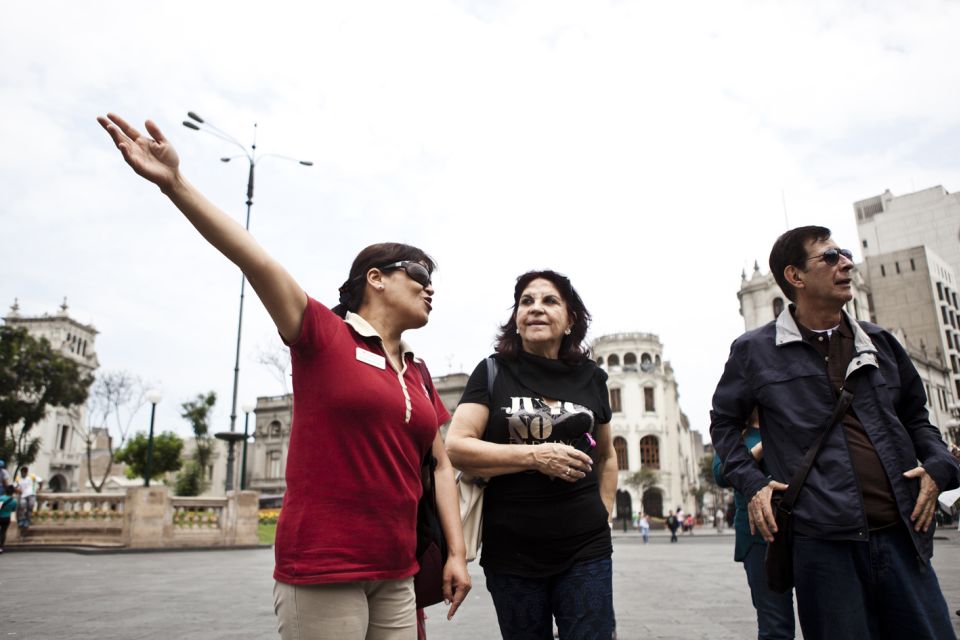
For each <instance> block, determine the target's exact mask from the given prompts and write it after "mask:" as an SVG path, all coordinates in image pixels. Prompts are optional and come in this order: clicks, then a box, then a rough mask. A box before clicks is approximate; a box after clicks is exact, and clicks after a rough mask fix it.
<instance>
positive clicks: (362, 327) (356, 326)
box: [343, 311, 414, 358]
mask: <svg viewBox="0 0 960 640" xmlns="http://www.w3.org/2000/svg"><path fill="white" fill-rule="evenodd" d="M343 321H344V322H346V323H347V324H348V325H350V326H351V327H353V330H354V331H356V332H357V333H359V334H360V335H361V336H363V337H364V338H377V339H378V340H380V345H381V346H383V338H382V337H381V336H380V334H379V333H377V330H376V329H374V328H373V325H371V324H370V323H369V322H367V321H366V320H364V319H363V317H362V316H360V315H358V314H356V313H354V312H353V311H347V315H346V316H345V317H344V319H343ZM400 353H402V354H403V357H404V358H406V356H407V354H408V353H409V354H410V355H411V356H414V353H413V349H412V348H411V347H410V345H409V344H407V342H406V341H404V340H401V341H400Z"/></svg>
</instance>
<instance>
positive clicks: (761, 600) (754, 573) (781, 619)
mask: <svg viewBox="0 0 960 640" xmlns="http://www.w3.org/2000/svg"><path fill="white" fill-rule="evenodd" d="M766 551H767V547H766V545H762V544H754V545H753V546H751V547H750V551H748V552H747V555H746V557H744V559H743V570H744V571H746V573H747V584H748V585H750V598H751V599H752V600H753V608H754V609H756V610H757V638H758V639H759V640H793V639H794V638H795V637H796V624H795V623H794V616H793V591H788V592H787V593H776V592H775V591H771V590H770V589H768V588H767V575H766V571H765V570H764V568H763V556H764V555H765V554H766Z"/></svg>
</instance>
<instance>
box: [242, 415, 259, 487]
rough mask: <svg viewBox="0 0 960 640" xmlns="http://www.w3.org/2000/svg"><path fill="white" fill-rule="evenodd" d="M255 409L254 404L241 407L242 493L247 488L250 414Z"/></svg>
mask: <svg viewBox="0 0 960 640" xmlns="http://www.w3.org/2000/svg"><path fill="white" fill-rule="evenodd" d="M255 408H256V407H254V406H253V405H252V404H245V405H243V406H242V407H240V409H241V410H242V411H243V458H241V459H240V491H243V490H245V489H246V488H247V441H248V440H249V439H250V434H249V431H248V426H249V423H250V413H251V412H252V411H253V410H254V409H255Z"/></svg>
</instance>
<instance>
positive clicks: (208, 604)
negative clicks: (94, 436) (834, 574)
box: [0, 530, 960, 640]
mask: <svg viewBox="0 0 960 640" xmlns="http://www.w3.org/2000/svg"><path fill="white" fill-rule="evenodd" d="M941 536H942V539H938V540H937V543H936V547H935V557H934V566H935V568H936V570H937V573H938V575H939V577H940V583H941V585H942V586H943V589H944V593H945V595H946V598H947V603H948V605H949V606H950V610H951V615H953V613H952V612H954V611H955V610H957V609H960V536H958V534H957V532H956V531H955V530H951V531H944V532H943V533H942V534H941V533H938V538H939V537H941ZM614 549H615V551H614V594H615V595H614V598H615V606H616V611H617V620H618V627H619V637H620V638H621V640H647V639H651V638H663V639H667V638H709V639H710V640H722V639H733V638H737V639H744V638H751V637H754V638H755V637H756V627H755V623H754V613H753V609H752V607H751V606H750V596H749V593H748V590H747V586H746V580H745V579H744V577H743V570H742V569H741V567H740V566H739V565H737V564H735V563H734V562H733V537H732V536H730V535H716V534H715V533H714V532H712V531H709V530H706V531H704V530H701V531H700V532H698V533H697V534H696V535H694V536H686V537H682V538H681V540H680V542H679V543H677V544H669V542H668V540H667V538H666V537H664V536H662V535H658V536H654V537H653V538H652V539H651V542H650V544H648V545H646V546H644V545H643V544H641V542H640V538H639V536H638V535H637V534H636V533H630V534H627V535H623V534H620V533H618V534H617V535H616V536H615V538H614ZM470 567H471V573H472V575H473V579H474V589H473V591H472V592H471V594H470V596H469V598H468V601H467V603H466V604H465V605H464V606H463V607H462V608H461V610H460V612H459V613H458V614H457V616H456V618H455V619H454V621H453V622H447V621H446V620H445V619H444V614H443V611H442V610H441V609H442V608H441V607H440V606H436V607H432V608H431V609H429V610H428V616H429V620H428V636H429V638H430V640H447V639H457V640H481V639H483V640H485V639H488V638H490V639H496V638H499V634H498V632H497V623H496V617H495V614H494V611H493V606H492V604H491V602H490V596H489V594H488V593H487V591H486V588H485V587H484V583H483V574H482V572H480V571H479V567H478V566H476V563H472V564H471V565H470ZM272 570H273V551H272V550H271V549H266V548H264V549H255V550H243V551H181V552H163V553H120V554H110V555H102V554H101V555H80V554H76V553H52V552H33V551H31V552H8V553H5V554H3V555H2V556H0V639H11V640H12V639H15V640H43V639H53V638H56V639H85V638H91V639H94V638H97V639H99V638H111V639H112V638H118V639H124V640H135V639H152V638H156V639H160V638H163V639H168V638H190V639H194V638H195V639H207V638H213V639H216V638H224V639H226V638H231V639H246V638H251V639H253V638H267V639H270V638H276V637H277V635H276V626H275V620H274V614H273V607H272V587H273V581H272V579H271V577H270V576H271V573H272ZM827 588H829V587H827ZM954 621H955V622H954V627H955V629H956V630H957V632H958V633H960V617H957V616H955V615H954ZM798 629H799V627H798Z"/></svg>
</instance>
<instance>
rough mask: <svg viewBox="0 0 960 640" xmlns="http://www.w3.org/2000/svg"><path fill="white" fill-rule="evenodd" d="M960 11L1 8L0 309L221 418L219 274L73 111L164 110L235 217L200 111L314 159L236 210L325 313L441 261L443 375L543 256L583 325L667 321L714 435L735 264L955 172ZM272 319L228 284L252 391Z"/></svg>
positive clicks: (438, 359) (852, 230) (919, 4)
mask: <svg viewBox="0 0 960 640" xmlns="http://www.w3.org/2000/svg"><path fill="white" fill-rule="evenodd" d="M958 20H960V4H958V3H957V2H935V1H924V0H918V1H916V2H910V3H900V2H870V3H863V2H837V1H829V2H827V1H824V2H749V1H734V0H727V1H725V2H712V1H704V2H658V3H653V2H629V1H619V2H603V1H599V0H585V1H582V2H571V1H564V0H543V1H537V2H506V1H502V2H501V1H493V2H481V1H470V0H446V1H445V0H433V1H430V0H415V1H410V2H393V1H389V0H385V1H382V2H368V1H359V0H354V1H351V2H314V3H310V5H309V6H306V4H304V5H301V4H298V3H288V2H271V3H264V2H238V1H232V2H229V3H227V2H189V3H188V2H150V3H147V2H142V1H140V0H125V1H124V2H99V3H78V2H66V1H63V2H37V3H27V2H20V3H5V4H4V6H3V8H2V10H0V59H2V60H4V64H3V66H2V70H0V107H2V109H0V113H2V118H0V221H2V226H0V229H2V232H0V305H2V308H0V313H2V314H4V315H5V314H6V309H7V307H8V305H10V304H12V303H13V300H14V298H18V299H19V301H20V307H21V313H22V314H25V315H37V314H41V313H44V312H49V313H53V312H55V311H56V309H57V306H58V305H59V303H60V302H61V300H62V298H63V297H64V296H67V297H68V300H69V304H70V313H71V315H72V316H73V317H75V318H76V319H78V320H80V321H82V322H90V323H93V324H94V325H95V326H96V327H97V329H98V330H99V331H100V335H99V337H98V339H97V345H96V348H97V353H98V355H99V359H100V363H101V367H102V368H103V369H127V370H129V371H131V372H133V373H136V374H138V375H140V376H142V377H143V378H146V379H150V380H154V381H156V382H157V383H158V384H159V386H160V387H161V388H162V389H163V392H164V400H163V401H162V403H161V404H160V406H159V408H158V418H159V423H158V426H159V428H161V429H174V430H177V431H179V432H181V433H188V432H189V428H188V427H187V425H186V423H184V422H183V421H182V420H181V419H180V418H179V416H178V405H179V403H180V402H182V401H184V400H186V399H188V398H190V397H191V396H193V395H195V394H197V393H200V392H204V391H207V390H210V389H212V390H215V391H217V393H218V394H219V396H220V401H219V403H218V406H217V409H216V418H215V428H216V429H217V430H220V429H225V428H227V425H228V415H229V404H230V392H231V384H232V370H233V350H234V341H235V339H236V319H237V304H238V294H239V284H240V283H239V274H238V272H237V270H236V269H235V268H234V267H233V266H232V265H231V264H229V263H228V262H227V261H226V260H225V259H224V258H222V257H221V256H220V255H219V254H217V253H216V252H215V251H214V250H212V249H211V248H210V247H209V246H207V245H206V244H205V243H204V241H202V240H201V239H200V237H199V236H198V235H197V234H196V233H195V232H194V231H193V229H192V228H191V227H190V226H189V225H188V224H187V223H186V222H185V221H184V220H183V219H182V217H181V216H180V214H179V213H178V212H177V211H176V209H174V208H173V206H172V205H170V204H169V203H168V202H167V201H166V200H165V199H164V198H163V197H162V196H161V195H160V193H159V192H158V191H157V190H156V188H155V187H153V186H151V185H149V184H147V183H145V182H143V181H141V180H140V179H139V178H137V177H136V176H134V175H133V173H132V172H130V171H129V170H128V169H127V167H126V166H125V165H124V164H123V163H122V160H121V159H120V156H119V154H118V153H117V151H116V149H115V148H114V147H113V145H112V144H111V143H110V141H109V139H108V138H107V136H106V135H105V133H104V132H103V131H102V130H101V129H100V127H99V126H98V125H97V123H96V122H95V120H94V118H95V117H96V116H97V115H98V114H101V113H105V112H106V111H108V110H113V111H116V112H118V113H120V114H122V115H124V116H125V117H127V118H128V119H129V120H131V121H132V122H135V123H136V124H137V125H141V124H142V122H143V120H144V119H146V118H148V117H149V118H153V119H154V120H156V121H157V123H158V124H159V125H160V126H161V127H162V128H163V129H164V131H165V132H166V134H167V136H168V137H169V138H170V139H171V140H172V142H173V143H174V144H175V145H176V146H177V148H178V150H179V152H180V155H181V159H182V167H183V171H184V172H185V174H186V175H187V176H188V177H189V178H190V179H191V180H192V181H193V182H194V183H195V184H197V185H198V186H199V187H200V188H201V189H202V190H203V191H204V192H206V193H207V195H208V196H210V197H211V198H212V199H213V200H214V201H215V202H217V203H218V204H220V205H221V206H222V207H223V208H224V209H225V210H226V211H228V212H229V213H231V214H233V215H235V216H236V217H237V218H238V219H241V220H242V216H243V214H244V204H243V203H244V188H245V185H246V170H247V167H246V165H245V163H238V162H234V163H231V164H222V163H220V162H219V161H218V158H219V157H220V156H223V155H228V154H232V153H233V152H234V151H235V149H233V148H231V147H230V146H229V145H227V144H225V143H222V142H220V141H219V140H217V139H215V138H213V137H211V136H208V135H204V134H201V133H198V132H195V131H189V130H187V129H185V128H183V127H182V126H181V125H180V122H181V120H183V119H184V117H185V113H186V111H187V110H193V111H196V112H197V113H199V114H201V115H203V116H204V117H206V118H208V119H209V120H211V121H212V122H214V123H215V124H217V125H218V126H219V127H220V128H222V129H225V130H226V131H228V132H231V133H232V134H233V135H234V136H236V137H238V138H240V139H241V140H242V141H243V142H244V143H248V142H249V141H250V139H251V135H252V131H253V123H254V122H256V123H258V124H259V127H258V128H259V137H258V140H257V142H258V149H259V151H261V152H263V153H278V154H285V155H291V156H296V157H298V158H307V159H310V160H313V161H314V162H315V166H314V167H312V168H305V167H301V166H299V165H296V164H292V163H287V162H283V161H278V160H276V159H265V160H264V161H263V163H262V164H260V165H258V169H257V184H256V196H255V205H254V208H253V215H252V225H251V228H252V231H253V233H254V234H255V235H256V236H257V238H258V239H259V240H260V241H261V242H262V243H263V244H264V245H265V246H266V247H267V248H268V249H269V250H270V251H271V252H272V253H273V254H274V255H276V256H277V257H278V258H279V259H280V261H281V262H282V263H284V264H285V266H286V267H287V268H288V270H289V271H290V272H291V273H292V274H293V275H294V276H295V277H296V278H297V279H298V280H299V281H300V283H301V284H302V285H303V286H304V287H305V288H306V289H307V291H308V292H309V293H310V294H311V295H313V296H314V297H316V298H317V299H319V300H321V301H323V302H326V303H328V304H333V303H335V302H336V295H337V294H336V290H337V287H338V286H339V285H340V283H341V282H342V281H343V279H344V278H345V276H346V274H347V270H348V268H349V264H350V262H351V260H352V259H353V256H354V255H355V254H356V253H357V252H358V251H359V250H360V249H361V248H362V247H364V246H366V245H367V244H370V243H372V242H378V241H384V240H398V241H403V242H409V243H412V244H415V245H418V246H420V247H422V248H424V249H425V250H427V251H428V252H430V253H431V254H432V255H433V256H434V257H435V258H436V259H437V261H438V262H439V265H440V271H439V273H438V274H437V277H436V288H437V294H436V296H435V305H434V312H433V316H432V318H431V321H430V324H429V325H428V326H427V327H426V328H425V329H422V330H420V331H418V332H415V333H412V334H410V335H408V336H406V337H407V339H408V340H409V341H410V342H411V343H412V344H413V345H414V346H415V348H417V349H418V351H419V352H420V353H421V354H422V355H423V356H424V357H425V358H426V360H427V362H428V363H429V365H430V367H431V370H432V372H433V373H434V374H435V375H439V374H444V373H449V372H453V371H461V370H462V371H470V370H472V368H473V366H474V365H475V363H476V362H477V361H478V360H479V359H481V358H483V357H484V356H486V355H487V354H488V353H489V352H490V350H491V349H490V345H491V341H492V339H493V335H494V332H495V329H496V326H497V325H498V323H500V322H502V321H503V320H504V319H505V317H506V315H507V313H508V310H509V307H510V305H511V303H512V299H511V294H512V288H513V283H514V278H515V277H516V276H517V275H518V274H520V273H521V272H523V271H526V270H528V269H531V268H542V267H548V268H554V269H557V270H559V271H562V272H565V273H567V274H568V275H569V276H570V277H571V278H572V280H573V282H574V285H575V286H576V287H577V288H578V289H579V291H580V293H581V294H582V296H583V298H584V300H585V301H586V303H587V306H588V308H589V309H590V311H591V312H592V313H593V315H594V323H593V328H592V332H591V334H592V335H594V336H596V335H601V334H604V333H609V332H614V331H646V332H653V333H657V334H659V335H660V337H661V340H662V341H663V344H664V350H665V357H666V359H668V360H670V361H671V362H672V363H673V367H674V370H675V372H676V376H677V380H678V382H679V387H680V394H681V395H680V402H681V407H682V408H683V410H684V411H685V412H686V413H687V414H688V415H689V416H690V420H691V423H692V425H693V427H694V428H696V429H699V430H702V431H704V432H706V430H707V427H708V424H709V417H708V411H709V406H710V397H711V395H712V392H713V388H714V386H715V384H716V381H717V378H718V377H719V374H720V372H721V369H722V366H723V363H724V361H725V360H726V356H727V350H728V347H729V344H730V342H731V341H732V340H733V339H734V338H735V337H736V336H737V335H738V334H739V333H740V332H741V331H742V329H743V323H742V318H741V317H740V315H739V314H738V302H737V296H736V293H737V290H738V288H739V284H740V272H741V270H742V269H744V268H746V269H747V270H748V272H749V270H750V269H751V268H752V264H753V261H754V259H760V262H761V265H764V268H765V262H766V256H767V254H768V252H769V248H770V245H771V244H772V242H773V240H774V239H775V238H776V236H777V235H778V234H779V233H781V232H782V231H783V230H784V229H785V225H786V224H787V221H788V222H789V225H790V226H797V225H800V224H811V223H817V224H824V225H826V226H829V227H831V228H832V229H833V230H834V236H835V237H836V238H837V240H838V241H839V242H840V244H841V245H843V246H849V247H851V248H853V249H854V251H855V252H857V251H856V250H857V247H856V245H857V237H856V226H855V223H854V216H853V209H852V206H851V205H852V203H853V202H854V201H855V200H859V199H862V198H866V197H869V196H873V195H877V194H879V193H881V192H882V191H883V190H884V189H887V188H889V189H891V190H892V191H893V192H894V193H895V194H902V193H906V192H910V191H914V190H918V189H922V188H925V187H929V186H932V185H936V184H943V185H944V186H946V187H947V189H948V190H952V189H953V188H956V187H957V185H958V182H960V180H958V179H957V171H958V162H960V161H958V157H957V154H956V149H957V135H958V133H960V91H958V90H957V85H958V84H960V83H958V80H960V70H958V67H957V65H956V61H957V60H960V39H958V38H957V37H956V27H957V25H958ZM785 210H786V214H787V215H786V218H785ZM857 253H858V252H857ZM248 291H249V290H248ZM275 335H276V334H275V332H274V330H273V328H272V325H271V324H270V321H269V318H268V317H267V315H266V313H265V312H264V311H263V308H262V306H261V305H260V303H259V301H257V300H256V298H255V297H253V296H249V297H248V298H247V309H246V314H245V328H244V336H243V338H244V341H243V352H242V353H243V355H242V361H241V377H240V401H241V402H243V401H248V400H253V399H254V398H255V397H256V396H258V395H274V394H278V393H281V392H282V389H281V387H280V385H279V383H278V382H277V381H276V380H274V379H273V378H272V377H271V375H270V373H269V371H267V370H266V369H265V368H264V367H263V366H262V365H259V364H257V362H256V359H255V355H256V352H257V350H258V348H263V347H267V346H269V345H271V344H275V343H276V341H277V340H278V339H277V338H276V337H275ZM147 415H148V414H147V413H143V414H141V422H143V424H142V426H141V428H143V429H145V428H146V426H147V424H146V423H147ZM240 426H241V428H242V422H241V423H240Z"/></svg>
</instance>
